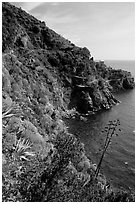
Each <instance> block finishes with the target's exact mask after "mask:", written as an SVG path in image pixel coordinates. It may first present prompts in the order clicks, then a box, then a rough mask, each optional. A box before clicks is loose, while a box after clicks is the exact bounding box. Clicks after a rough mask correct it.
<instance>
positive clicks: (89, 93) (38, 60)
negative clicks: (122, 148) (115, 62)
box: [2, 3, 134, 202]
mask: <svg viewBox="0 0 137 204" xmlns="http://www.w3.org/2000/svg"><path fill="white" fill-rule="evenodd" d="M2 51H3V54H2V58H3V62H2V63H3V67H2V77H3V78H2V100H3V101H2V102H3V110H2V111H3V112H2V114H3V115H2V117H3V139H2V142H3V201H39V202H40V201H45V202H46V201H111V200H113V201H115V200H116V199H118V195H117V194H115V193H114V192H113V191H112V189H109V190H108V189H107V187H106V186H107V184H106V180H105V179H103V178H102V175H100V177H98V178H97V179H96V180H94V179H93V178H94V171H95V169H94V168H93V164H92V162H91V161H89V159H88V158H87V157H86V155H85V151H84V146H83V144H81V142H80V141H78V140H77V139H76V138H75V136H74V135H72V134H69V133H68V131H67V128H66V126H65V124H64V122H63V120H62V118H63V117H66V116H67V117H69V115H70V114H73V109H72V108H75V109H76V110H77V111H78V112H79V113H95V112H96V111H98V110H100V109H109V108H111V106H112V105H114V104H116V103H117V99H116V98H115V97H114V96H113V94H112V91H113V90H119V89H128V88H133V87H134V80H133V78H132V77H131V74H130V73H127V72H125V71H122V70H113V69H110V68H107V67H106V65H104V64H102V63H100V62H95V61H94V60H93V57H91V56H90V52H89V50H88V49H87V48H80V47H77V46H75V45H74V44H73V43H71V42H70V41H68V40H66V39H65V38H63V37H62V36H60V35H58V34H57V33H56V32H54V31H53V30H51V29H49V28H48V27H47V26H46V24H45V22H41V21H39V20H37V19H36V18H34V17H33V16H31V15H29V14H27V13H26V12H25V11H23V10H22V9H19V8H16V7H15V6H12V5H11V4H9V3H3V4H2ZM119 84H120V85H119ZM101 179H102V180H101ZM122 195H123V197H122V196H121V197H120V198H119V199H121V200H122V199H123V200H124V199H125V201H127V199H129V198H128V196H125V194H124V193H123V194H122ZM124 196H125V197H124Z"/></svg>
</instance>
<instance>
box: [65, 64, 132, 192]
mask: <svg viewBox="0 0 137 204" xmlns="http://www.w3.org/2000/svg"><path fill="white" fill-rule="evenodd" d="M105 64H106V65H109V66H111V67H113V68H115V69H117V68H120V69H124V70H127V71H130V72H131V73H132V75H133V76H135V62H134V61H116V60H115V61H114V60H108V61H105ZM115 96H116V98H117V99H118V100H120V101H121V103H120V104H119V105H116V106H113V108H112V109H110V110H107V111H102V112H99V113H97V114H96V115H93V116H88V118H87V119H88V120H87V121H86V122H84V121H80V120H78V119H71V120H70V121H69V125H68V126H69V131H70V132H72V133H74V134H75V135H76V136H77V138H79V139H80V141H81V142H82V143H84V144H85V150H86V155H87V156H88V157H89V158H90V159H91V161H93V162H94V163H96V164H98V162H99V159H100V157H101V150H102V146H103V144H104V140H105V135H103V134H101V130H102V129H103V128H104V127H105V126H106V125H107V123H108V122H109V120H116V119H119V120H120V123H121V125H120V128H121V130H122V132H119V133H118V136H117V137H113V138H112V143H111V145H110V147H109V148H108V150H107V153H106V155H105V157H104V159H103V163H102V166H101V172H102V173H103V174H104V175H105V176H106V178H107V180H108V181H110V182H111V184H112V186H113V187H114V188H120V189H125V190H130V189H134V188H135V89H133V90H128V91H125V92H121V93H118V94H115Z"/></svg>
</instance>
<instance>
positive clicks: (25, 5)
mask: <svg viewBox="0 0 137 204" xmlns="http://www.w3.org/2000/svg"><path fill="white" fill-rule="evenodd" d="M11 3H12V4H14V5H15V6H17V7H21V8H22V9H24V10H25V11H28V12H29V11H31V10H32V9H35V8H36V7H38V6H40V5H41V4H43V3H42V2H11Z"/></svg>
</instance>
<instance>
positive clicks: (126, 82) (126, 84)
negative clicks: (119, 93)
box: [123, 77, 135, 89]
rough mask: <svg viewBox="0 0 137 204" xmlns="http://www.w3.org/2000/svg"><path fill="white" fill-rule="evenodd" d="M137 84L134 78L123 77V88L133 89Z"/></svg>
mask: <svg viewBox="0 0 137 204" xmlns="http://www.w3.org/2000/svg"><path fill="white" fill-rule="evenodd" d="M134 86H135V83H134V78H132V77H130V78H125V79H123V88H124V89H133V88H134Z"/></svg>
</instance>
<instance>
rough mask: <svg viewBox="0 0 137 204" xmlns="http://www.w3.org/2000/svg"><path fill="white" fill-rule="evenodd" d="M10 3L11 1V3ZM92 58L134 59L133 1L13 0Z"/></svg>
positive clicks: (16, 4)
mask: <svg viewBox="0 0 137 204" xmlns="http://www.w3.org/2000/svg"><path fill="white" fill-rule="evenodd" d="M10 3H11V2H10ZM12 4H14V5H15V6H18V7H21V8H22V9H24V10H25V11H27V12H28V13H30V14H31V15H33V16H35V17H36V18H38V19H39V20H42V21H45V23H46V25H47V26H48V27H49V28H51V29H53V30H54V31H56V32H57V33H59V34H61V35H62V36H63V37H65V38H67V39H69V40H71V41H72V42H73V43H74V44H76V45H77V46H80V47H87V48H88V49H89V50H90V52H91V56H93V57H94V58H95V59H100V60H106V59H112V60H114V59H117V60H134V59H135V5H134V3H133V2H14V3H12Z"/></svg>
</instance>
